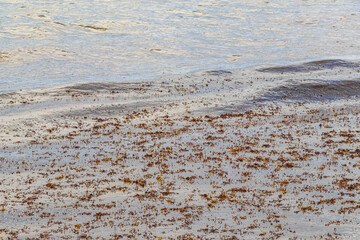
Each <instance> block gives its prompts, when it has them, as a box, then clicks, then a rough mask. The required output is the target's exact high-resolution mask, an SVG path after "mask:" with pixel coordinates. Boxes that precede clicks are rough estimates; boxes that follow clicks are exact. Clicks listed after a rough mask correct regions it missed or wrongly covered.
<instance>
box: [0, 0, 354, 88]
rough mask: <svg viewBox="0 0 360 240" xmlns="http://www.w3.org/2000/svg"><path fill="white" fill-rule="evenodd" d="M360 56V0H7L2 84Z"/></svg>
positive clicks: (1, 36)
mask: <svg viewBox="0 0 360 240" xmlns="http://www.w3.org/2000/svg"><path fill="white" fill-rule="evenodd" d="M359 56H360V1H358V0H343V1H341V0H338V1H337V0H307V1H305V0H304V1H302V0H267V1H264V0H261V1H260V0H241V1H240V0H238V1H236V0H235V1H233V0H232V1H227V0H223V1H221V0H212V1H210V0H202V1H200V0H188V1H174V0H169V1H165V0H147V1H142V0H131V1H129V0H62V1H58V0H43V1H41V0H26V1H25V0H0V92H9V91H14V90H19V89H28V88H45V87H50V86H54V85H60V84H65V83H75V82H84V81H128V80H139V79H151V78H154V77H156V76H159V75H162V74H174V73H184V72H189V71H194V70H200V69H213V68H222V69H229V68H241V67H248V66H254V65H263V64H288V63H289V62H296V61H307V60H314V59H329V58H342V59H344V58H355V59H359Z"/></svg>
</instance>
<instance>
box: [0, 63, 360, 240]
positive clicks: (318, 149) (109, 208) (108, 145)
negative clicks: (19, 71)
mask: <svg viewBox="0 0 360 240" xmlns="http://www.w3.org/2000/svg"><path fill="white" fill-rule="evenodd" d="M344 64H345V65H344ZM299 66H300V68H299ZM309 66H310V69H307V70H306V71H305V70H303V69H306V68H309ZM314 66H315V67H314ZM291 69H292V70H291ZM294 69H295V70H294ZM296 69H300V70H296ZM359 79H360V73H359V66H358V65H357V63H353V62H351V63H346V62H345V63H344V62H343V61H340V62H338V61H330V62H329V61H327V62H325V63H324V62H320V63H318V62H313V63H305V64H303V65H294V66H287V67H275V68H274V67H271V66H269V67H263V68H255V69H242V70H230V71H224V70H211V71H202V72H196V73H192V74H188V75H183V76H180V75H179V76H172V77H164V78H162V79H158V80H157V81H153V82H137V83H135V82H132V83H83V84H77V85H68V86H60V87H56V88H52V89H46V90H32V91H20V92H16V93H8V94H2V95H1V96H0V116H1V117H0V142H1V154H0V162H1V168H0V174H1V177H0V194H1V198H0V199H1V200H0V210H1V211H0V215H1V218H0V219H1V222H0V236H2V237H3V238H4V239H7V238H9V239H26V238H29V239H38V238H47V239H61V238H62V239H75V238H79V239H127V238H130V239H299V238H300V239H321V238H323V239H345V238H346V239H357V237H358V236H359V235H360V220H359V209H360V202H359V193H360V179H359V178H360V174H359V172H360V148H359V146H360V143H359V142H360V139H359V137H360V114H359V113H360V102H359V95H360V92H359V91H358V89H359V85H360V84H359V83H360V81H359Z"/></svg>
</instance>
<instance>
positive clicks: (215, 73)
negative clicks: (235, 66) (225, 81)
mask: <svg viewBox="0 0 360 240" xmlns="http://www.w3.org/2000/svg"><path fill="white" fill-rule="evenodd" d="M206 73H207V74H209V75H212V76H222V75H229V74H232V72H230V71H226V70H212V71H206Z"/></svg>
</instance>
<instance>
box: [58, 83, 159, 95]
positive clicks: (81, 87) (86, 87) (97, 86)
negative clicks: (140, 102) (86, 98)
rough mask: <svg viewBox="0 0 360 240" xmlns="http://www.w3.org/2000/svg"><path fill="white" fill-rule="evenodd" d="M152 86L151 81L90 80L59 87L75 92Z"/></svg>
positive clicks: (135, 88)
mask: <svg viewBox="0 0 360 240" xmlns="http://www.w3.org/2000/svg"><path fill="white" fill-rule="evenodd" d="M150 86H152V83H141V82H136V83H102V82H90V83H79V84H74V85H70V86H66V87H63V88H60V89H59V90H60V91H65V92H77V93H96V92H102V91H126V90H137V89H139V88H143V89H144V88H148V87H150Z"/></svg>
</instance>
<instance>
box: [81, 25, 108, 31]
mask: <svg viewBox="0 0 360 240" xmlns="http://www.w3.org/2000/svg"><path fill="white" fill-rule="evenodd" d="M76 26H78V27H82V28H87V29H91V30H96V31H107V30H109V29H108V28H104V27H96V26H91V25H82V24H77V25H76Z"/></svg>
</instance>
